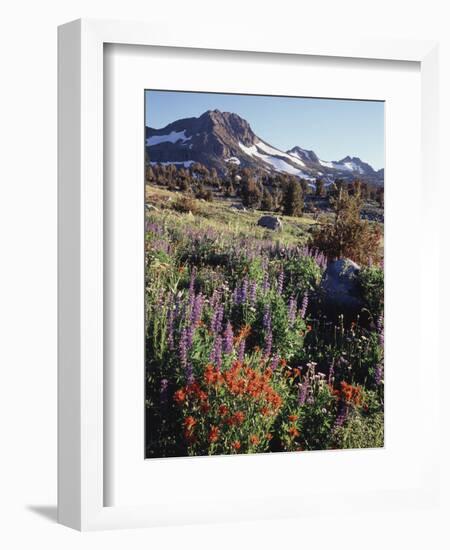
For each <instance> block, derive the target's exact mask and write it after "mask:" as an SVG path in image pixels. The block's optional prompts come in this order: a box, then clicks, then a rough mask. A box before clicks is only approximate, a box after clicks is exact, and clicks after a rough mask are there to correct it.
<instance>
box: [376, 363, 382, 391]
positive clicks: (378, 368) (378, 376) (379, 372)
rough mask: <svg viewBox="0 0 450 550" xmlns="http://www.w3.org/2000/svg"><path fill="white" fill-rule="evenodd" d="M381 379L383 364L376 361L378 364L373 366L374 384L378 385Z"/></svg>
mask: <svg viewBox="0 0 450 550" xmlns="http://www.w3.org/2000/svg"><path fill="white" fill-rule="evenodd" d="M382 380H383V365H382V363H378V365H377V366H376V368H375V384H376V385H377V386H379V385H380V384H381V381H382Z"/></svg>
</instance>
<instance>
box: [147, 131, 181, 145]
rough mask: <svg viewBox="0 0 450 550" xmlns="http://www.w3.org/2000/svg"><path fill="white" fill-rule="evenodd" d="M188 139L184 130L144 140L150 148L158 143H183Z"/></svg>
mask: <svg viewBox="0 0 450 550" xmlns="http://www.w3.org/2000/svg"><path fill="white" fill-rule="evenodd" d="M190 139H191V138H190V137H186V130H182V131H181V132H175V131H173V132H170V134H167V135H165V136H150V137H149V138H147V140H146V145H147V146H148V147H151V146H152V145H158V144H159V143H168V142H169V143H177V142H178V141H182V142H185V141H189V140H190Z"/></svg>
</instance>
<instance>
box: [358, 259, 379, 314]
mask: <svg viewBox="0 0 450 550" xmlns="http://www.w3.org/2000/svg"><path fill="white" fill-rule="evenodd" d="M359 284H360V287H361V293H362V296H363V299H364V302H365V307H366V308H367V309H368V310H369V311H370V313H371V315H372V317H373V318H374V319H377V318H378V317H379V316H380V315H381V314H382V313H383V309H384V272H383V270H382V269H381V268H380V267H377V266H372V267H365V268H363V269H361V271H360V272H359Z"/></svg>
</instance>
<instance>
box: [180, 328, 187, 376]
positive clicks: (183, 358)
mask: <svg viewBox="0 0 450 550" xmlns="http://www.w3.org/2000/svg"><path fill="white" fill-rule="evenodd" d="M178 351H179V357H180V364H181V366H182V367H183V369H185V368H186V366H187V355H188V332H187V330H186V328H183V330H182V331H181V336H180V342H179V345H178Z"/></svg>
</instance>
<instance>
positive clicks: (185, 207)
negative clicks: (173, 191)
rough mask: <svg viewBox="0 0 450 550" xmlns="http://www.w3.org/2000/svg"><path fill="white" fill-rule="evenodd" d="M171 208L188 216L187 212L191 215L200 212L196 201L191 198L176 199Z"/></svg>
mask: <svg viewBox="0 0 450 550" xmlns="http://www.w3.org/2000/svg"><path fill="white" fill-rule="evenodd" d="M172 208H173V210H176V211H177V212H181V213H182V214H188V213H189V212H190V213H191V214H197V213H198V212H200V208H199V206H198V203H197V201H196V200H195V199H193V198H192V197H186V196H184V195H183V196H182V197H178V198H177V199H176V201H174V203H173V204H172Z"/></svg>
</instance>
